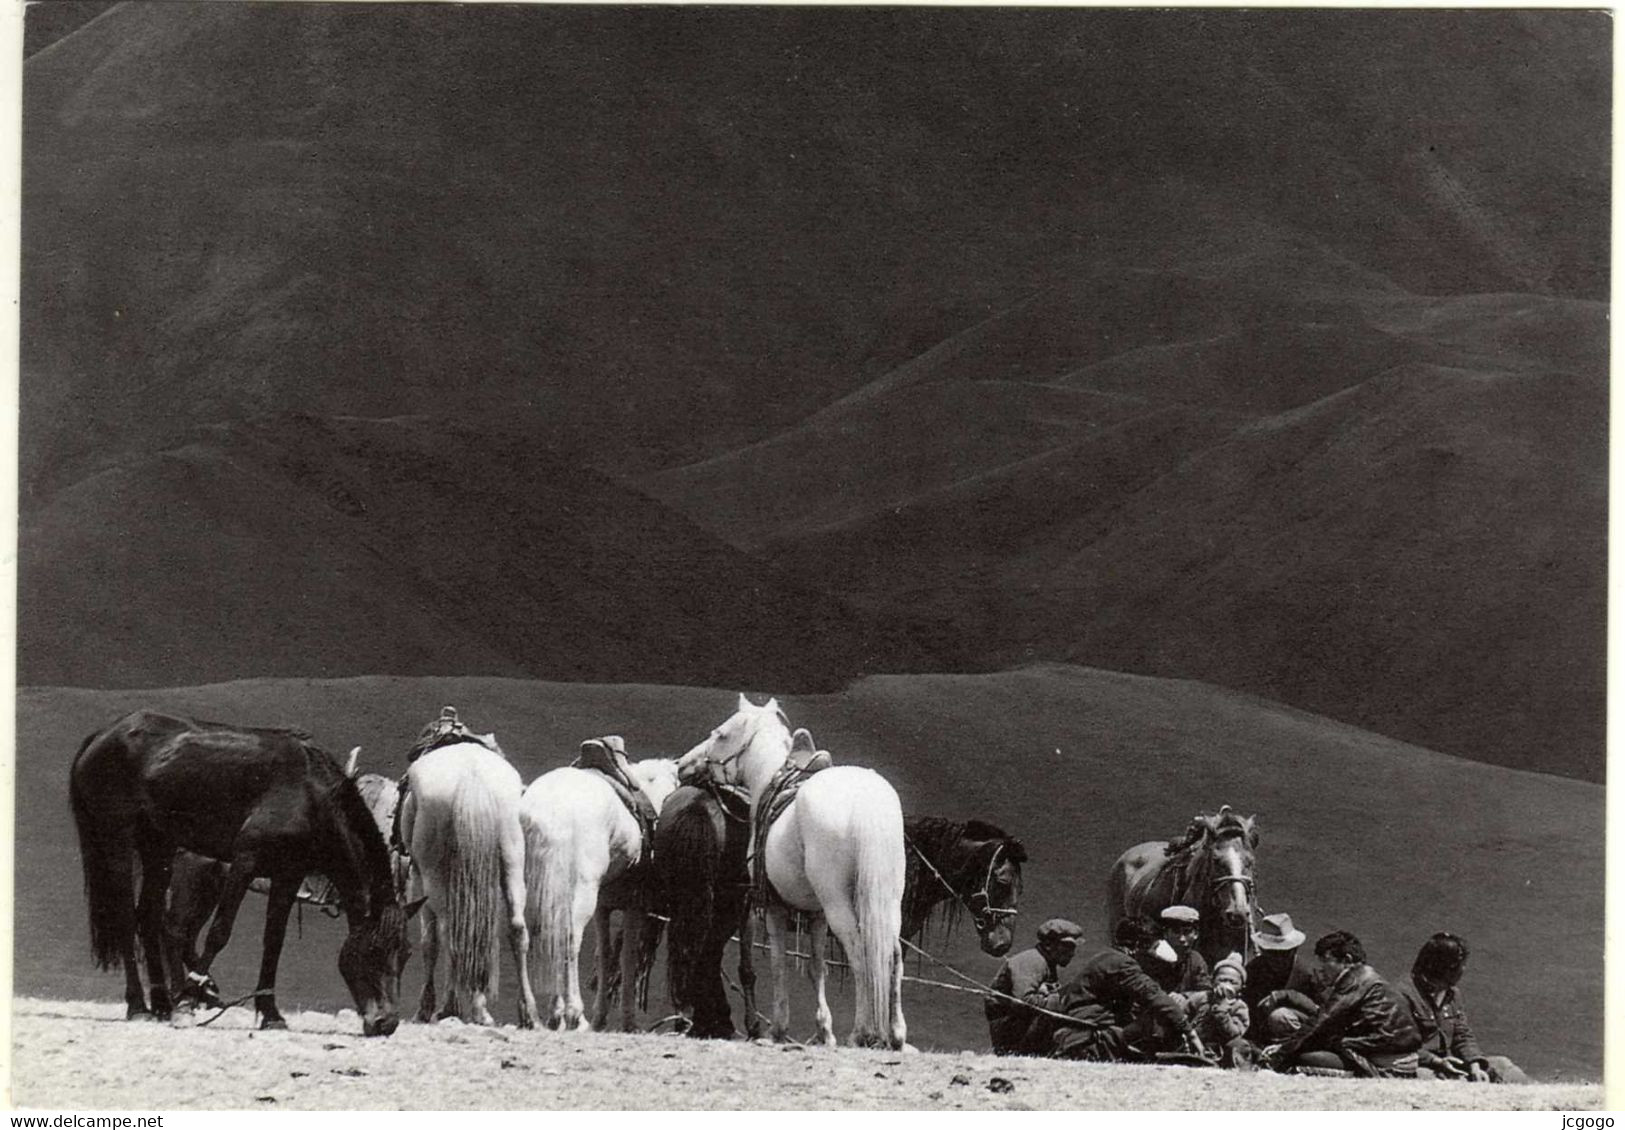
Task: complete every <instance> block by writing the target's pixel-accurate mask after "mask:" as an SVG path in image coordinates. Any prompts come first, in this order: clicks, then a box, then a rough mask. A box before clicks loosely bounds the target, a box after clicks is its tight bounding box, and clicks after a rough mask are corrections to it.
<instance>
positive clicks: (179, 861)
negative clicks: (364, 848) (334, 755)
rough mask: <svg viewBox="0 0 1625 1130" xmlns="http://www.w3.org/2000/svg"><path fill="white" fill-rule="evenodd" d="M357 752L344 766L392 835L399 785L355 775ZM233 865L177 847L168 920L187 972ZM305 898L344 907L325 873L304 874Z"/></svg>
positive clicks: (394, 863)
mask: <svg viewBox="0 0 1625 1130" xmlns="http://www.w3.org/2000/svg"><path fill="white" fill-rule="evenodd" d="M359 752H360V747H359V746H358V747H356V749H353V750H351V751H350V760H349V763H348V764H347V765H346V766H345V768H344V774H345V776H347V777H350V778H351V779H352V780H354V781H355V787H356V789H357V790H359V791H360V793H361V799H362V800H363V801H364V802H366V805H367V810H368V811H369V812H371V813H372V818H373V820H374V822H376V823H377V825H378V834H379V835H381V836H383V837H385V838H386V839H388V838H389V837H390V835H391V832H392V827H393V824H394V820H395V806H396V804H397V802H398V801H399V798H400V789H399V787H398V786H397V785H396V783H395V782H394V781H393V780H391V779H390V778H388V777H385V776H383V775H381V774H378V773H362V774H360V775H359V776H357V774H356V757H357V755H358V753H359ZM389 856H390V870H391V872H392V873H393V876H394V886H395V890H396V892H398V893H400V892H404V891H405V889H406V874H407V862H406V857H405V856H404V855H402V854H401V852H400V851H399V850H398V849H397V848H395V847H394V846H393V845H392V846H391V847H390V850H389ZM229 869H230V868H229V866H228V865H227V864H226V863H224V862H222V861H221V860H218V859H210V858H208V857H207V856H202V855H197V854H195V853H193V852H189V851H179V852H176V853H175V863H174V866H173V868H172V870H171V872H170V880H169V906H168V911H167V914H166V918H165V921H166V923H167V926H168V930H169V933H170V936H171V937H172V938H174V939H175V940H176V944H177V945H178V946H179V947H180V955H181V962H182V964H183V965H184V966H185V968H186V971H187V973H188V975H190V974H192V973H194V972H196V971H197V967H198V960H199V950H198V937H199V935H200V934H201V933H202V932H203V927H204V926H206V925H207V924H208V922H209V918H210V916H211V915H213V914H214V912H215V908H216V907H218V906H219V905H220V892H221V891H222V890H223V889H224V887H225V882H226V872H227V871H228V870H229ZM248 889H249V890H251V891H254V892H255V893H257V894H262V895H266V894H269V893H270V891H271V884H270V881H269V880H267V879H255V880H254V881H253V882H252V883H250V884H249V886H248ZM307 904H308V905H310V906H314V907H317V908H318V909H320V910H321V912H322V913H323V914H326V915H328V916H330V917H334V918H336V917H338V916H339V915H341V914H343V913H344V909H343V907H341V906H340V905H339V895H338V887H337V886H336V885H335V884H334V882H333V880H331V879H329V878H328V877H327V876H326V875H321V874H314V875H306V876H305V878H304V881H303V882H302V883H300V884H299V891H298V893H297V894H296V895H295V896H294V905H296V906H305V905H307ZM194 986H195V988H196V989H197V996H198V1002H199V1003H200V1004H204V1005H207V1006H209V1007H211V1008H214V1007H218V1006H219V1005H221V1004H222V1003H223V1002H222V1001H221V999H220V992H219V987H218V986H217V985H216V984H215V983H214V978H212V977H209V976H207V975H206V974H205V975H202V979H201V980H199V981H195V982H194Z"/></svg>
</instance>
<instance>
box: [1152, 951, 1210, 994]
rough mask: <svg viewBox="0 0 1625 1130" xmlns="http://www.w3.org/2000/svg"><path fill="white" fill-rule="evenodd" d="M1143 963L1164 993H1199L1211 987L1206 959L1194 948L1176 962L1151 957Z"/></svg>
mask: <svg viewBox="0 0 1625 1130" xmlns="http://www.w3.org/2000/svg"><path fill="white" fill-rule="evenodd" d="M1145 965H1146V967H1147V968H1146V972H1147V973H1149V974H1151V979H1152V980H1153V981H1155V982H1156V983H1157V987H1158V988H1160V989H1161V990H1162V991H1163V992H1165V993H1187V994H1189V993H1199V992H1206V991H1207V990H1208V989H1211V988H1212V987H1213V974H1212V973H1211V972H1209V970H1208V967H1207V959H1206V958H1204V957H1203V956H1202V955H1201V954H1199V953H1197V952H1196V951H1195V950H1188V951H1187V952H1186V954H1185V956H1184V957H1182V958H1180V959H1179V960H1178V961H1176V962H1171V963H1170V962H1166V961H1158V960H1157V959H1156V958H1154V957H1153V958H1151V959H1150V960H1149V961H1147V962H1146V963H1145Z"/></svg>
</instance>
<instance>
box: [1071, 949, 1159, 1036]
mask: <svg viewBox="0 0 1625 1130" xmlns="http://www.w3.org/2000/svg"><path fill="white" fill-rule="evenodd" d="M1056 1005H1057V1010H1058V1011H1060V1012H1064V1013H1066V1014H1067V1015H1069V1016H1071V1017H1072V1018H1073V1020H1074V1021H1075V1024H1073V1025H1070V1026H1068V1025H1065V1024H1060V1022H1057V1023H1058V1025H1059V1027H1058V1028H1057V1029H1056V1032H1055V1046H1056V1049H1057V1051H1064V1050H1065V1048H1066V1047H1067V1045H1068V1044H1069V1043H1071V1042H1073V1041H1075V1040H1077V1039H1079V1038H1081V1035H1082V1034H1083V1033H1084V1032H1087V1031H1088V1030H1091V1029H1100V1028H1121V1027H1123V1026H1124V1025H1126V1024H1128V1023H1129V1022H1130V1021H1131V1020H1133V1019H1134V1018H1135V1016H1136V1014H1137V1013H1140V1012H1142V1011H1149V1012H1150V1013H1151V1014H1152V1015H1154V1016H1155V1017H1156V1018H1157V1020H1158V1021H1159V1022H1161V1023H1162V1024H1163V1025H1164V1026H1165V1027H1166V1028H1167V1029H1168V1030H1169V1031H1172V1032H1177V1033H1179V1034H1181V1035H1184V1034H1185V1033H1187V1032H1189V1031H1190V1025H1189V1023H1188V1022H1187V1021H1186V1019H1185V1010H1184V1009H1182V1008H1180V1007H1179V1005H1178V1003H1176V1002H1175V1001H1174V1000H1173V998H1171V997H1170V996H1169V995H1168V994H1167V993H1165V992H1163V991H1162V989H1161V988H1160V987H1159V986H1158V985H1157V983H1156V982H1155V981H1153V980H1152V979H1151V978H1150V977H1149V976H1147V975H1146V972H1145V970H1143V969H1141V968H1140V963H1139V962H1137V961H1135V960H1134V958H1132V957H1131V956H1129V955H1128V954H1126V953H1124V952H1123V951H1122V950H1115V949H1111V950H1104V951H1102V952H1101V953H1097V954H1095V955H1094V956H1093V957H1091V958H1090V959H1089V960H1088V961H1086V962H1084V963H1083V968H1081V969H1079V970H1078V975H1077V976H1076V977H1074V978H1072V980H1070V981H1068V982H1067V983H1066V985H1065V987H1063V988H1062V989H1061V992H1060V994H1059V996H1058V998H1057V1000H1056Z"/></svg>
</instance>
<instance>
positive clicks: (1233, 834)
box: [1192, 804, 1258, 934]
mask: <svg viewBox="0 0 1625 1130" xmlns="http://www.w3.org/2000/svg"><path fill="white" fill-rule="evenodd" d="M1256 820H1257V818H1256V817H1253V816H1242V815H1240V814H1239V813H1237V812H1235V811H1233V810H1232V809H1231V807H1230V806H1229V805H1228V804H1227V805H1224V806H1222V807H1221V808H1220V809H1219V811H1218V814H1217V815H1214V816H1198V817H1196V820H1195V821H1194V822H1193V823H1192V828H1193V829H1194V828H1195V827H1196V826H1197V825H1200V826H1201V840H1200V842H1199V844H1198V845H1197V846H1196V850H1197V852H1198V853H1199V859H1200V861H1201V863H1200V866H1201V872H1200V873H1201V874H1202V875H1203V877H1204V879H1205V882H1206V884H1207V889H1206V891H1205V892H1204V894H1205V896H1206V898H1205V902H1206V906H1205V908H1204V913H1203V916H1202V917H1203V921H1204V922H1208V921H1211V919H1212V918H1214V917H1216V918H1217V919H1218V921H1219V922H1220V923H1222V925H1223V926H1224V929H1225V932H1226V933H1227V934H1234V933H1237V932H1242V933H1245V931H1246V930H1247V929H1248V923H1249V922H1250V921H1251V919H1252V894H1253V871H1254V859H1253V852H1254V849H1256V848H1257V847H1258V827H1257V823H1256Z"/></svg>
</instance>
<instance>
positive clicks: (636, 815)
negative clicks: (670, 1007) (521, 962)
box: [520, 735, 677, 1029]
mask: <svg viewBox="0 0 1625 1130" xmlns="http://www.w3.org/2000/svg"><path fill="white" fill-rule="evenodd" d="M676 788H677V764H676V762H675V761H673V760H671V759H670V758H650V759H646V760H643V761H628V760H627V758H626V747H625V743H624V741H623V740H622V739H621V738H620V737H619V736H615V735H609V736H606V737H602V738H594V739H591V740H589V741H586V742H583V743H582V746H581V754H580V756H579V757H578V758H577V759H576V763H575V764H573V765H568V766H565V767H563V768H560V769H554V770H551V771H550V772H547V773H544V774H542V775H541V776H540V777H538V778H536V780H535V781H533V782H531V784H530V787H529V788H527V789H526V790H525V793H524V798H523V801H522V803H521V806H520V820H521V824H522V826H523V829H524V836H525V853H526V864H525V867H526V876H527V892H526V912H525V913H526V917H527V921H528V922H529V924H530V927H531V930H532V931H533V932H534V933H535V934H536V937H537V939H538V941H539V943H540V944H539V946H538V947H537V948H538V952H539V954H540V960H541V962H542V964H543V965H544V966H545V968H546V971H547V976H546V978H543V980H544V981H545V983H547V984H550V985H551V986H552V1003H551V1006H550V1008H549V1013H548V1025H549V1027H554V1028H559V1027H563V1028H587V1027H593V1028H602V1027H604V1026H605V1024H606V1023H607V1022H608V1019H609V1001H610V996H611V992H612V989H611V986H612V984H613V983H614V979H612V978H611V976H610V973H609V970H610V967H611V965H612V964H614V961H615V954H614V950H613V947H614V944H615V938H616V936H615V934H614V933H613V932H612V930H611V928H610V927H611V915H612V914H613V912H614V911H616V910H620V911H621V912H622V915H621V917H622V931H621V935H622V940H621V955H620V958H621V960H620V965H621V974H620V977H619V983H620V984H621V986H622V988H623V991H622V994H621V1021H622V1024H623V1025H624V1026H625V1027H626V1028H628V1029H631V1028H633V1027H634V1026H635V1023H636V1003H637V997H638V995H639V994H638V993H637V992H636V991H635V986H636V985H637V983H638V981H639V970H640V966H641V965H643V964H644V963H643V962H642V961H640V957H641V956H642V955H644V954H646V951H647V947H646V945H645V942H644V933H645V930H644V926H645V916H646V914H647V911H648V909H649V907H650V900H651V896H650V894H649V891H648V878H649V875H650V870H651V869H650V868H648V867H647V866H644V864H646V862H647V860H648V856H649V849H650V848H651V846H652V844H653V835H652V834H651V831H652V821H653V818H654V816H655V814H657V813H658V812H659V811H660V808H661V805H662V804H663V803H664V802H665V800H666V798H667V796H669V795H670V794H671V792H672V791H673V790H675V789H676ZM589 921H591V922H593V923H594V924H595V927H596V933H597V936H598V978H597V981H598V991H597V999H596V1001H595V1004H594V1008H593V1015H592V1017H591V1019H590V1021H589V1019H588V1018H587V1016H586V1015H585V1010H584V1007H583V1002H582V999H581V972H580V955H581V942H582V938H583V936H584V934H585V932H586V928H587V923H588V922H589Z"/></svg>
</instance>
